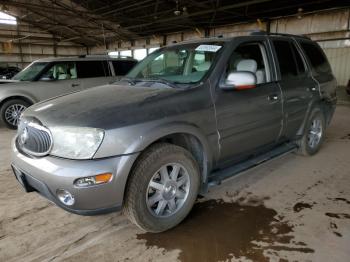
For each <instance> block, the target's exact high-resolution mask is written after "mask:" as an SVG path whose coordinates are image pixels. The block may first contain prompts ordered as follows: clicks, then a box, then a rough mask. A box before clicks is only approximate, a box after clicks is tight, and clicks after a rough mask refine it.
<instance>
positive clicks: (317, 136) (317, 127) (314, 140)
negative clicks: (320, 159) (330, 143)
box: [307, 118, 323, 148]
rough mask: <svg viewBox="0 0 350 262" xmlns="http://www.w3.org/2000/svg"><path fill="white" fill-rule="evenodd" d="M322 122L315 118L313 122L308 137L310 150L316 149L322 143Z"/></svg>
mask: <svg viewBox="0 0 350 262" xmlns="http://www.w3.org/2000/svg"><path fill="white" fill-rule="evenodd" d="M321 121H322V120H321V119H319V118H315V119H313V120H312V122H311V125H310V128H309V133H308V136H307V139H308V144H309V146H310V148H315V147H317V146H318V144H319V143H320V141H321V137H322V135H323V128H322V122H321Z"/></svg>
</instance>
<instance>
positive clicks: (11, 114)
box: [0, 56, 137, 129]
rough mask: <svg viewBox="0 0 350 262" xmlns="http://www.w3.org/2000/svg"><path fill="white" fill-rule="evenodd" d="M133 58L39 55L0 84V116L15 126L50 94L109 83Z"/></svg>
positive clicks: (54, 94)
mask: <svg viewBox="0 0 350 262" xmlns="http://www.w3.org/2000/svg"><path fill="white" fill-rule="evenodd" d="M136 63H137V60H136V59H133V58H128V57H126V58H122V57H119V58H112V57H110V56H79V57H64V58H63V57H62V58H46V59H40V60H37V61H35V62H33V63H31V64H30V65H29V66H27V67H26V68H25V69H23V70H22V71H21V72H19V73H18V74H16V75H15V76H14V77H13V78H12V79H11V80H7V81H6V84H5V83H3V84H1V85H0V118H1V120H2V121H3V122H4V123H5V124H6V126H7V127H9V128H11V129H16V128H17V125H18V120H19V117H20V115H21V114H22V112H23V111H24V110H25V109H26V108H27V107H28V106H30V105H32V104H34V103H37V102H39V101H41V100H45V99H48V98H51V97H55V96H59V95H63V94H67V93H71V92H76V91H80V90H83V89H87V88H90V87H94V86H99V85H104V84H109V83H112V82H115V81H117V80H119V78H120V77H121V76H124V75H125V74H127V73H128V72H129V71H130V69H132V68H133V67H134V65H135V64H136Z"/></svg>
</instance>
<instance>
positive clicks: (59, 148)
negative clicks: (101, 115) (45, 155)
mask: <svg viewBox="0 0 350 262" xmlns="http://www.w3.org/2000/svg"><path fill="white" fill-rule="evenodd" d="M50 131H51V134H52V139H53V147H52V150H51V153H50V154H51V155H54V156H59V157H64V158H71V159H89V158H92V157H93V156H94V154H95V153H96V151H97V149H98V148H99V146H100V145H101V142H102V140H103V136H104V131H103V130H102V129H98V128H89V127H53V128H50Z"/></svg>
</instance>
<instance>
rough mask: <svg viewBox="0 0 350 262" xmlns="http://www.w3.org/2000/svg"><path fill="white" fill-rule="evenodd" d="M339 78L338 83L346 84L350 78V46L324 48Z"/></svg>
mask: <svg viewBox="0 0 350 262" xmlns="http://www.w3.org/2000/svg"><path fill="white" fill-rule="evenodd" d="M323 50H324V51H325V53H326V55H327V57H328V59H329V62H330V64H331V66H332V70H333V73H334V75H335V77H336V78H337V81H338V85H340V86H345V85H347V83H348V81H349V80H350V47H342V48H325V49H323Z"/></svg>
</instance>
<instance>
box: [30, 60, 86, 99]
mask: <svg viewBox="0 0 350 262" xmlns="http://www.w3.org/2000/svg"><path fill="white" fill-rule="evenodd" d="M32 86H33V91H34V93H35V94H36V97H37V98H38V99H39V100H44V99H48V98H51V97H55V96H59V95H63V94H68V93H71V92H75V91H79V90H82V88H83V87H82V85H81V81H80V79H78V78H77V74H76V64H75V62H71V61H69V62H55V63H52V64H51V65H50V66H49V67H48V68H47V69H46V70H45V71H44V72H43V73H42V75H41V76H40V78H39V79H38V81H35V82H32Z"/></svg>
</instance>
